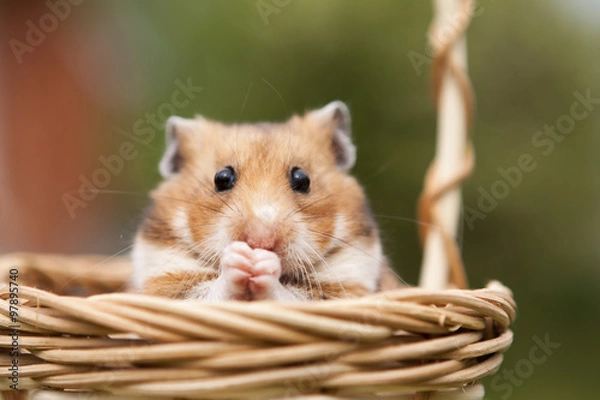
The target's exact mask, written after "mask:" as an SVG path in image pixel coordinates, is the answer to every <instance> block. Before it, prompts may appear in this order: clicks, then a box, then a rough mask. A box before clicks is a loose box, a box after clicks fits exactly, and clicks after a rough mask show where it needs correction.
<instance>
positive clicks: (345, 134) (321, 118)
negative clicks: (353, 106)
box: [308, 100, 356, 171]
mask: <svg viewBox="0 0 600 400" xmlns="http://www.w3.org/2000/svg"><path fill="white" fill-rule="evenodd" d="M308 118H309V119H311V120H312V121H314V122H316V123H317V124H318V125H320V126H322V127H327V128H329V129H332V132H331V133H332V141H331V148H332V150H333V154H334V155H335V161H336V164H337V166H338V168H339V169H341V170H342V171H348V170H349V169H350V168H352V167H353V166H354V163H355V162H356V147H354V144H352V139H351V134H352V132H351V129H350V124H351V118H350V110H348V106H346V104H344V103H343V102H342V101H339V100H336V101H332V102H331V103H329V104H327V105H326V106H325V107H323V108H320V109H318V110H314V111H311V112H310V113H308Z"/></svg>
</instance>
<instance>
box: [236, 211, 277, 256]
mask: <svg viewBox="0 0 600 400" xmlns="http://www.w3.org/2000/svg"><path fill="white" fill-rule="evenodd" d="M277 214H278V213H277V211H276V210H275V208H274V207H261V208H259V209H257V210H254V211H253V212H251V213H250V216H249V217H248V218H246V219H245V220H242V221H240V224H241V226H239V228H238V232H240V235H239V236H238V238H237V239H238V240H239V241H242V242H246V243H247V244H248V246H250V247H251V248H253V249H263V250H268V251H272V252H274V253H281V252H282V251H283V250H284V248H285V245H286V243H285V242H286V240H285V239H286V237H287V231H288V229H287V228H286V227H287V224H285V223H284V222H283V221H279V218H277Z"/></svg>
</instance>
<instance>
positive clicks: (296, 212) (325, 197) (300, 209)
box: [285, 194, 333, 219]
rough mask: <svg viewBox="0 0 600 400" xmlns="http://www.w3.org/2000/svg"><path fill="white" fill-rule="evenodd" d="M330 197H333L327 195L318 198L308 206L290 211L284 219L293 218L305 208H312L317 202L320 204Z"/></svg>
mask: <svg viewBox="0 0 600 400" xmlns="http://www.w3.org/2000/svg"><path fill="white" fill-rule="evenodd" d="M331 196H333V194H328V195H326V196H323V197H320V198H318V199H317V200H314V201H312V202H311V203H309V204H307V205H305V206H302V207H300V208H297V209H295V210H293V211H291V212H290V213H288V215H286V216H285V218H286V219H287V218H290V217H293V216H294V215H296V214H298V213H300V212H302V211H304V210H306V209H307V208H309V207H312V206H314V205H315V204H317V203H319V202H321V201H323V200H327V199H328V198H330V197H331Z"/></svg>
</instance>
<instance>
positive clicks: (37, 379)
mask: <svg viewBox="0 0 600 400" xmlns="http://www.w3.org/2000/svg"><path fill="white" fill-rule="evenodd" d="M98 260H100V259H99V258H98V257H89V256H63V257H61V256H56V255H31V254H27V255H24V254H18V255H14V254H13V255H9V256H5V257H0V273H2V274H3V275H1V276H2V277H3V278H2V279H5V278H4V277H6V276H8V275H7V274H8V271H10V269H13V268H16V269H18V270H19V279H22V285H19V301H20V303H19V313H20V314H19V318H20V319H19V322H20V325H21V328H20V331H19V335H20V337H19V342H20V350H21V351H22V352H24V353H26V354H23V355H22V360H23V361H22V363H23V365H22V367H21V378H20V380H21V382H20V387H21V388H23V389H38V391H39V390H43V389H47V388H52V389H55V390H56V389H62V390H75V391H77V390H82V391H89V390H92V391H96V393H100V392H106V394H105V395H106V396H108V395H109V394H111V395H114V396H117V397H115V398H118V396H125V397H129V398H138V397H139V398H143V397H144V396H151V397H159V398H173V397H177V398H227V399H236V398H240V399H241V398H250V397H253V398H265V399H266V398H277V397H286V396H287V397H294V396H296V397H298V396H300V397H301V398H304V397H306V396H328V398H338V399H341V398H367V396H372V395H373V394H374V393H400V394H398V396H402V393H404V395H406V396H408V395H409V394H410V393H416V392H426V391H433V392H435V393H437V394H438V395H439V396H442V397H439V398H444V396H446V395H447V396H450V394H451V393H454V394H453V396H454V395H456V393H457V392H456V391H457V390H458V391H460V392H461V393H463V394H464V395H465V396H466V394H465V393H475V389H474V388H475V386H472V384H473V383H474V382H476V381H478V380H479V379H481V378H482V377H484V376H487V375H490V374H492V373H493V372H494V371H496V370H497V369H498V368H499V366H500V363H501V362H502V352H504V351H506V349H508V347H509V346H510V344H511V343H512V338H513V335H512V332H511V331H510V329H509V327H510V324H512V322H513V321H514V319H515V316H516V304H515V302H514V300H513V297H512V293H511V291H510V290H509V289H507V288H506V287H504V286H503V285H501V284H500V283H498V282H495V281H493V282H491V283H490V284H488V285H487V287H486V288H482V289H474V290H459V289H448V290H427V289H422V288H405V289H398V290H394V291H388V292H382V293H376V294H373V295H370V296H367V297H364V298H357V299H338V300H328V301H316V302H295V303H292V302H287V303H286V302H272V301H259V302H237V301H231V302H220V303H219V302H205V301H199V300H176V299H166V298H158V297H153V296H147V295H142V294H132V293H123V292H116V293H101V294H98V292H99V290H98V289H99V288H104V289H106V288H107V287H108V288H112V289H113V290H114V289H118V288H122V287H123V284H124V281H123V279H124V278H125V277H127V275H128V274H129V272H128V271H127V268H128V266H127V265H128V264H127V263H128V260H127V259H126V258H115V259H111V260H109V261H106V262H104V263H103V264H101V267H99V266H98ZM99 268H101V269H99ZM82 269H83V270H86V271H87V273H81V272H80V273H79V275H74V274H73V271H74V270H79V271H81V270H82ZM99 271H100V272H99ZM116 271H119V274H118V276H119V277H120V278H118V279H117V278H115V276H114V275H113V272H116ZM26 275H27V276H29V277H31V278H32V280H33V281H35V282H41V283H42V284H44V285H50V286H51V285H57V287H61V285H62V286H64V282H65V279H67V277H69V278H68V279H69V280H70V283H71V284H74V283H77V284H80V285H82V286H83V287H85V288H91V291H92V294H91V295H90V296H87V297H76V296H72V295H65V294H62V295H60V294H54V293H52V292H51V291H48V290H42V289H36V288H34V287H31V286H28V285H26V283H28V282H26V281H27V279H26ZM107 276H111V279H107ZM0 283H3V284H2V286H1V287H0V326H2V327H4V331H7V333H10V331H9V330H7V328H8V327H9V326H10V324H9V322H10V321H9V319H8V316H9V313H8V305H9V304H8V301H9V298H10V297H9V296H10V295H9V287H8V286H7V285H6V282H5V281H0ZM10 345H11V341H10V337H9V336H8V335H6V336H3V337H2V338H1V339H0V347H2V348H3V349H5V350H6V349H9V348H10ZM9 362H10V357H8V355H7V354H6V352H5V353H4V355H2V356H0V364H2V365H4V364H5V363H9ZM8 365H10V364H8ZM2 374H4V376H6V372H0V375H2ZM159 377H160V379H159ZM467 388H473V389H472V390H467V391H465V390H466V389H467ZM0 390H8V388H7V387H6V386H0ZM463 391H464V392H463ZM32 393H34V392H32ZM461 396H462V395H461ZM374 398H377V397H374ZM398 398H402V397H398ZM407 398H408V397H407ZM448 398H450V397H448ZM459 398H463V397H459ZM464 398H467V397H464ZM473 398H476V397H473Z"/></svg>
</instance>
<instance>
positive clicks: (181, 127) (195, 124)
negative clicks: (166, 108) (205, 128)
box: [158, 116, 205, 179]
mask: <svg viewBox="0 0 600 400" xmlns="http://www.w3.org/2000/svg"><path fill="white" fill-rule="evenodd" d="M204 121H205V120H204V119H203V118H202V117H197V118H196V119H186V118H181V117H177V116H173V117H169V119H168V120H167V123H166V134H165V137H166V142H167V150H166V151H165V154H164V155H163V158H162V160H160V164H159V166H158V169H159V171H160V174H161V175H162V176H163V178H165V179H167V178H170V177H172V176H173V175H176V174H178V173H179V172H180V171H181V169H182V166H183V163H184V162H185V158H186V156H187V155H188V154H189V152H190V151H189V150H190V146H191V144H192V143H191V142H192V141H193V138H192V136H193V135H194V134H195V131H199V130H201V129H202V125H203V123H204Z"/></svg>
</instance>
